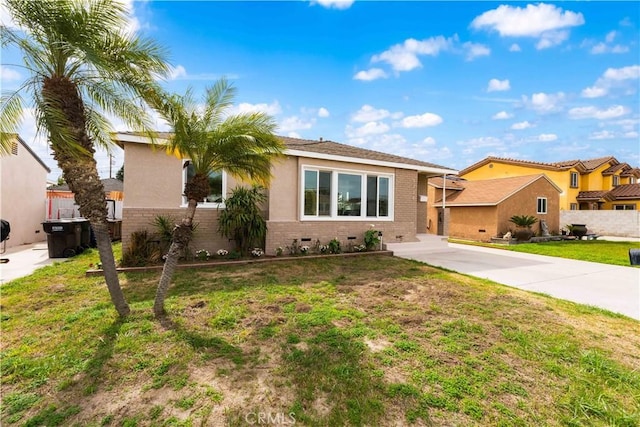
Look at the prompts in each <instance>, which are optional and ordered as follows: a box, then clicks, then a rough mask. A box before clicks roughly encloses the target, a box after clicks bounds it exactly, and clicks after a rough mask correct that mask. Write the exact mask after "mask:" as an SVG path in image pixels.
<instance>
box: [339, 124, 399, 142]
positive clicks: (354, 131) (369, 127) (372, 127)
mask: <svg viewBox="0 0 640 427" xmlns="http://www.w3.org/2000/svg"><path fill="white" fill-rule="evenodd" d="M389 129H390V128H389V125H387V124H386V123H382V122H375V121H371V122H368V123H365V124H364V125H362V126H360V127H359V128H354V127H353V126H351V125H347V129H346V131H345V132H346V134H347V136H348V137H349V138H363V137H366V136H369V135H379V134H381V133H385V132H387V131H389Z"/></svg>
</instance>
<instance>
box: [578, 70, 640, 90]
mask: <svg viewBox="0 0 640 427" xmlns="http://www.w3.org/2000/svg"><path fill="white" fill-rule="evenodd" d="M639 79H640V65H630V66H628V67H622V68H608V69H607V70H606V71H605V72H604V73H603V74H602V76H600V77H599V78H598V80H596V82H595V84H594V85H593V86H590V87H588V88H585V89H583V90H582V97H583V98H600V97H603V96H606V95H608V94H609V92H610V91H611V89H613V88H617V87H622V86H625V85H626V84H627V83H628V82H629V81H634V80H639Z"/></svg>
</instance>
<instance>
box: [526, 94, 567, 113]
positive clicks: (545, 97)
mask: <svg viewBox="0 0 640 427" xmlns="http://www.w3.org/2000/svg"><path fill="white" fill-rule="evenodd" d="M565 98H566V95H565V94H564V93H563V92H558V93H544V92H539V93H534V94H533V95H531V97H530V98H529V97H528V96H526V95H523V96H522V102H523V103H524V105H525V106H526V107H528V108H530V109H532V110H534V111H536V112H538V113H540V114H546V113H554V112H557V111H560V110H562V103H563V102H564V100H565Z"/></svg>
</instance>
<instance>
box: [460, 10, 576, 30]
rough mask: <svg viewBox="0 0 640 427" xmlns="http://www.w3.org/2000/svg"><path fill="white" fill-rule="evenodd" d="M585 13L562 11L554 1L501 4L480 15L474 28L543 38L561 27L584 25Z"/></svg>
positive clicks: (472, 23)
mask: <svg viewBox="0 0 640 427" xmlns="http://www.w3.org/2000/svg"><path fill="white" fill-rule="evenodd" d="M584 22H585V21H584V17H583V16H582V13H575V12H571V11H563V10H562V8H560V7H557V6H555V5H552V4H544V3H540V4H537V5H532V4H529V5H527V7H525V8H521V7H514V6H508V5H501V6H498V8H496V9H493V10H489V11H487V12H484V13H483V14H482V15H480V16H477V17H476V18H475V19H474V20H473V21H472V22H471V27H472V28H475V29H489V30H493V31H497V32H498V33H499V34H500V35H501V36H502V37H542V36H544V34H546V33H549V32H552V31H558V30H560V29H564V28H569V27H575V26H579V25H582V24H584Z"/></svg>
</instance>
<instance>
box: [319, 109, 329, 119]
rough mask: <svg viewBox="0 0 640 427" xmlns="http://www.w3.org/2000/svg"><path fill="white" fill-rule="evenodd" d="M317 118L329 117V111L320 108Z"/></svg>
mask: <svg viewBox="0 0 640 427" xmlns="http://www.w3.org/2000/svg"><path fill="white" fill-rule="evenodd" d="M318 117H322V118H325V117H329V110H327V109H326V108H324V107H320V109H319V110H318Z"/></svg>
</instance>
